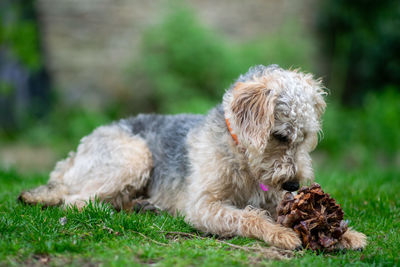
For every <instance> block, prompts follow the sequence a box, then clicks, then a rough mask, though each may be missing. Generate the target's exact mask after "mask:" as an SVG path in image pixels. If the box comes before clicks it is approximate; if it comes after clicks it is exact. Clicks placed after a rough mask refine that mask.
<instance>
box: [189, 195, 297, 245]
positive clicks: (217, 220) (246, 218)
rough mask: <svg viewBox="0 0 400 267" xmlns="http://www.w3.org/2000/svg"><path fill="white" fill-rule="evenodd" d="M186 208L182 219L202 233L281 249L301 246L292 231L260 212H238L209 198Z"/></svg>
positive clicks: (250, 210)
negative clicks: (249, 239) (246, 239)
mask: <svg viewBox="0 0 400 267" xmlns="http://www.w3.org/2000/svg"><path fill="white" fill-rule="evenodd" d="M190 206H191V208H190V210H187V212H186V215H187V217H186V218H187V219H188V220H189V222H190V223H192V224H194V226H195V227H196V228H198V229H200V230H202V231H205V232H209V233H213V234H218V235H220V236H233V235H240V236H245V237H252V238H258V239H261V240H264V241H265V242H267V243H269V244H271V245H273V246H277V247H280V248H285V249H295V248H298V247H300V246H301V240H300V238H299V237H298V235H297V234H296V233H295V232H294V231H293V230H292V229H289V228H286V227H283V226H280V225H278V224H276V223H274V222H273V220H272V219H271V218H269V217H268V216H267V215H265V212H263V211H261V210H257V209H248V208H246V209H238V208H236V207H234V206H232V205H229V204H228V203H224V202H222V201H218V200H212V198H211V197H203V198H201V199H199V200H198V201H196V203H195V204H194V205H193V206H192V205H190Z"/></svg>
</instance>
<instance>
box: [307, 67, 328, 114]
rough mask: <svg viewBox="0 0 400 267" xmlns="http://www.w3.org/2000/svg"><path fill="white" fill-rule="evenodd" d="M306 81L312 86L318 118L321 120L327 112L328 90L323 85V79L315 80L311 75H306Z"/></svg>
mask: <svg viewBox="0 0 400 267" xmlns="http://www.w3.org/2000/svg"><path fill="white" fill-rule="evenodd" d="M306 81H307V83H308V84H310V85H311V87H312V90H313V91H314V92H313V96H314V97H313V98H314V107H315V109H316V111H317V115H318V118H321V116H322V114H324V112H325V108H326V103H325V99H324V98H325V96H326V95H327V91H326V88H325V87H324V86H323V84H322V79H321V78H319V79H314V78H313V76H312V75H311V74H307V75H306Z"/></svg>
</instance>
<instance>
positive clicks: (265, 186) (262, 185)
mask: <svg viewBox="0 0 400 267" xmlns="http://www.w3.org/2000/svg"><path fill="white" fill-rule="evenodd" d="M260 187H261V189H262V190H263V191H268V190H269V187H268V185H265V184H262V183H260Z"/></svg>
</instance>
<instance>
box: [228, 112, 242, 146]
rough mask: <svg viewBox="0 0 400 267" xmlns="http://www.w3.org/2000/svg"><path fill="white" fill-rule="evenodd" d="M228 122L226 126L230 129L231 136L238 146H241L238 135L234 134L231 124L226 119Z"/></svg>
mask: <svg viewBox="0 0 400 267" xmlns="http://www.w3.org/2000/svg"><path fill="white" fill-rule="evenodd" d="M225 121H226V126H227V127H228V130H229V133H230V134H231V136H232V138H233V140H235V143H236V145H238V144H239V140H238V138H237V135H236V134H234V133H233V131H232V128H231V123H230V122H229V119H228V118H226V117H225Z"/></svg>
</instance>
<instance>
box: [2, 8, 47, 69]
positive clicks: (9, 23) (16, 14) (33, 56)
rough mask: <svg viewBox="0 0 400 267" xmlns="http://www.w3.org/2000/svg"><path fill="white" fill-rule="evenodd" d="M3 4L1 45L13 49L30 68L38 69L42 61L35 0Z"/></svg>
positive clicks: (16, 55) (15, 54)
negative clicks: (34, 15) (34, 13)
mask: <svg viewBox="0 0 400 267" xmlns="http://www.w3.org/2000/svg"><path fill="white" fill-rule="evenodd" d="M2 4H3V5H4V6H3V8H1V10H0V20H1V23H0V45H5V46H6V47H7V48H9V49H11V51H12V52H13V54H14V56H15V57H16V58H18V59H19V60H20V61H21V62H22V64H24V65H26V66H27V67H28V68H29V69H31V70H38V69H39V68H40V67H41V65H42V62H41V55H40V49H39V33H38V27H37V23H36V21H35V20H34V17H33V14H32V12H33V10H34V1H6V2H4V3H2ZM0 7H1V5H0ZM28 14H29V15H28Z"/></svg>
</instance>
